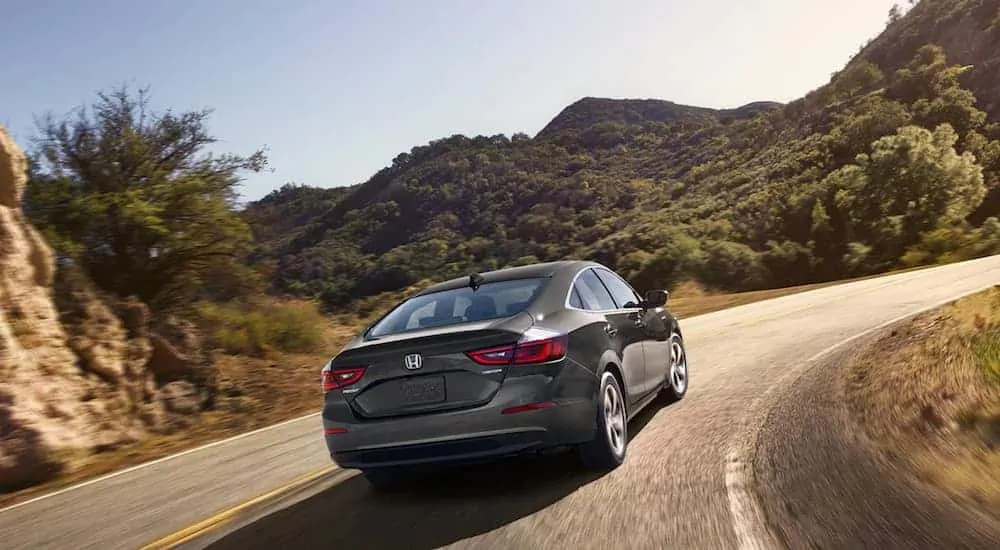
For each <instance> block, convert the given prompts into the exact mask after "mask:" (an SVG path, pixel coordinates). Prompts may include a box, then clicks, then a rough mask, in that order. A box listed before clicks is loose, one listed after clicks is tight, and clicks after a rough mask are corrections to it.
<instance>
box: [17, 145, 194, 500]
mask: <svg viewBox="0 0 1000 550" xmlns="http://www.w3.org/2000/svg"><path fill="white" fill-rule="evenodd" d="M25 168H26V162H25V156H24V154H23V152H22V151H21V150H20V149H19V148H18V146H17V145H16V144H15V143H14V142H13V140H11V138H10V136H9V135H8V134H7V132H6V131H5V130H4V129H3V128H2V127H0V491H4V490H11V489H16V488H18V487H23V486H26V485H30V484H33V483H37V482H39V481H43V480H44V479H46V478H48V477H51V476H52V475H54V474H57V473H58V472H59V471H60V470H63V469H65V468H72V467H73V466H74V465H75V464H76V463H78V459H86V457H87V456H88V455H91V454H92V453H94V452H101V451H103V450H107V449H111V448H115V447H116V446H119V445H121V444H123V443H128V442H132V441H136V440H138V439H140V438H142V437H145V436H146V435H147V434H149V433H150V432H152V431H156V430H160V429H164V427H165V426H168V425H169V422H167V420H168V416H170V415H171V414H178V413H179V414H191V413H195V412H198V411H199V410H200V409H201V408H202V407H204V405H205V403H206V401H207V400H208V396H207V395H206V392H205V391H204V390H203V389H202V386H201V385H199V383H198V380H197V379H196V378H197V377H195V379H192V373H193V372H194V373H196V374H197V372H198V368H201V371H205V369H206V367H204V364H205V362H204V358H203V357H200V356H198V353H197V351H196V350H194V351H192V350H190V349H189V350H185V349H184V346H185V344H190V342H185V341H184V339H183V338H177V337H175V338H170V336H159V335H157V334H156V333H154V332H153V331H152V330H151V329H150V326H151V320H150V313H149V311H148V309H147V308H146V306H145V305H144V304H142V303H140V302H138V301H137V300H118V299H112V298H110V297H109V296H106V295H103V294H102V293H100V292H99V291H98V290H96V289H95V288H94V286H93V285H92V284H91V283H90V282H89V280H88V279H87V278H86V277H85V276H84V275H83V274H82V273H81V272H79V271H78V270H75V269H74V268H73V267H72V266H67V267H62V266H61V267H58V268H57V266H56V263H55V258H54V255H53V252H52V250H51V249H50V247H49V246H48V244H47V243H46V242H45V240H44V239H43V238H42V236H41V235H40V234H39V232H38V231H37V230H36V229H35V228H34V227H33V226H32V225H31V223H29V221H28V220H27V218H26V217H25V215H24V214H23V212H22V211H21V197H22V195H23V193H24V187H25V184H26V175H25ZM167 348H169V349H167ZM171 354H172V355H171ZM160 370H168V371H169V372H166V373H161V372H157V371H160ZM201 377H202V378H204V375H203V374H202V376H201Z"/></svg>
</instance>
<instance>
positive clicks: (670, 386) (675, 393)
mask: <svg viewBox="0 0 1000 550" xmlns="http://www.w3.org/2000/svg"><path fill="white" fill-rule="evenodd" d="M677 350H679V351H680V354H681V358H680V360H681V366H680V368H682V369H683V384H680V383H679V381H678V379H677V378H675V376H676V375H677V372H676V369H678V365H676V364H675V361H676V359H677V358H676V357H675V356H674V353H675V351H677ZM689 367H690V365H689V364H688V356H687V348H686V347H684V338H682V337H681V335H680V334H679V333H678V332H677V331H674V332H673V333H672V334H671V335H670V365H669V370H668V371H667V383H666V384H665V385H664V386H663V389H662V390H661V391H660V396H661V397H662V399H663V401H664V402H665V403H667V404H670V403H676V402H678V401H680V400H681V399H684V396H685V395H687V391H688V386H689V385H690V384H689V381H690V378H689V376H690V369H689Z"/></svg>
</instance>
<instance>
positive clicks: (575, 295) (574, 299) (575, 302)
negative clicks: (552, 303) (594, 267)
mask: <svg viewBox="0 0 1000 550" xmlns="http://www.w3.org/2000/svg"><path fill="white" fill-rule="evenodd" d="M579 284H580V283H576V284H574V285H573V288H572V290H570V292H569V305H570V306H571V307H575V308H577V309H585V308H584V307H583V299H582V298H580V291H579V290H577V286H579Z"/></svg>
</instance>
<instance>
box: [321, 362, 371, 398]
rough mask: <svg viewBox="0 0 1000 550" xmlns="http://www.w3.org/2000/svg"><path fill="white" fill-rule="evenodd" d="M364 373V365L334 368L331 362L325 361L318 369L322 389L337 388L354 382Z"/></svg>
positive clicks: (326, 390)
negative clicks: (321, 368) (319, 369)
mask: <svg viewBox="0 0 1000 550" xmlns="http://www.w3.org/2000/svg"><path fill="white" fill-rule="evenodd" d="M364 375H365V367H348V368H339V369H334V368H333V366H332V365H331V363H327V364H326V365H325V366H324V367H323V370H321V371H320V378H321V379H322V383H323V391H324V392H328V391H331V390H339V389H341V388H346V387H347V386H350V385H351V384H354V383H355V382H357V381H358V380H361V377H362V376H364Z"/></svg>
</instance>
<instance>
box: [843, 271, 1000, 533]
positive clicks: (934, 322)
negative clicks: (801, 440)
mask: <svg viewBox="0 0 1000 550" xmlns="http://www.w3.org/2000/svg"><path fill="white" fill-rule="evenodd" d="M872 349H873V350H874V351H873V352H872V353H871V354H869V355H868V356H867V357H864V358H861V359H859V360H858V361H855V362H854V364H853V367H852V369H851V371H850V372H849V374H848V375H849V376H850V379H849V380H848V384H847V396H848V406H849V408H850V410H851V412H852V413H853V415H854V416H855V417H856V418H857V420H858V422H859V423H860V424H861V425H862V426H863V427H864V429H865V431H866V432H867V434H868V435H869V436H870V437H871V439H872V440H873V441H875V442H876V443H877V445H878V446H879V447H880V450H881V451H882V452H883V453H884V454H885V455H886V456H887V457H889V458H890V460H892V461H894V462H896V463H900V464H903V465H905V466H907V467H908V468H910V469H911V470H912V471H914V472H916V474H917V475H918V476H919V477H920V478H921V479H923V480H925V481H926V482H928V483H930V484H931V485H933V486H936V487H937V488H939V489H940V490H943V491H944V492H945V493H947V494H948V495H949V496H950V497H951V498H952V499H954V500H956V501H958V502H960V503H962V504H964V505H966V506H971V507H974V508H977V509H979V510H982V511H985V512H987V513H990V514H993V515H995V516H997V517H1000V287H994V288H992V289H990V290H988V291H985V292H982V293H980V294H976V295H973V296H969V297H966V298H963V299H961V300H958V301H957V302H955V303H953V304H951V305H949V306H946V307H944V308H941V309H939V310H936V311H934V312H930V313H927V314H924V315H921V316H920V317H918V318H916V319H914V320H913V321H911V322H909V323H907V324H905V325H903V326H901V327H900V328H898V329H896V330H895V331H893V332H892V333H891V334H890V335H887V336H886V337H884V338H883V339H882V340H881V341H880V342H878V344H876V345H875V346H874V347H873V348H872Z"/></svg>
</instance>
